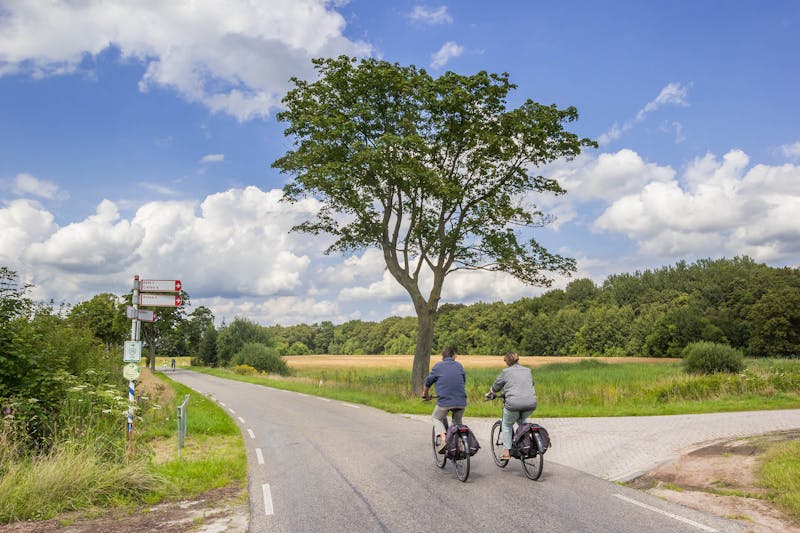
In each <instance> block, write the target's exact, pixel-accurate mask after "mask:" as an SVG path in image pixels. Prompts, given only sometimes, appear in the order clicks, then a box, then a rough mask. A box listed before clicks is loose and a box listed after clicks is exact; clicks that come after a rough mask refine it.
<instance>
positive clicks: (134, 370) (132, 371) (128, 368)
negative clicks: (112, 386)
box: [122, 363, 142, 381]
mask: <svg viewBox="0 0 800 533" xmlns="http://www.w3.org/2000/svg"><path fill="white" fill-rule="evenodd" d="M141 375H142V369H141V368H139V365H137V364H136V363H128V364H127V365H125V366H123V367H122V377H124V378H125V379H127V380H128V381H133V380H135V379H139V376H141Z"/></svg>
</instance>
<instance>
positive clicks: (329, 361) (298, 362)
mask: <svg viewBox="0 0 800 533" xmlns="http://www.w3.org/2000/svg"><path fill="white" fill-rule="evenodd" d="M284 359H285V360H286V362H287V364H288V365H289V367H290V368H296V369H298V370H299V369H303V368H331V369H334V368H387V369H392V368H405V369H408V370H411V364H412V362H413V360H414V356H413V355H286V356H284ZM587 359H597V360H599V361H602V362H603V363H612V364H613V363H651V364H658V363H671V362H674V361H678V360H679V359H667V358H656V357H597V358H590V357H566V356H565V357H538V356H537V357H520V360H519V362H520V363H521V364H523V365H525V366H529V367H537V366H542V365H549V364H552V363H577V362H579V361H585V360H587ZM440 360H441V356H439V355H433V356H431V365H434V364H435V363H436V362H437V361H440ZM456 361H459V362H460V363H461V364H462V365H464V368H503V367H504V366H505V363H504V362H503V356H501V355H457V356H456Z"/></svg>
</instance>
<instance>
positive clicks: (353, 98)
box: [273, 56, 596, 392]
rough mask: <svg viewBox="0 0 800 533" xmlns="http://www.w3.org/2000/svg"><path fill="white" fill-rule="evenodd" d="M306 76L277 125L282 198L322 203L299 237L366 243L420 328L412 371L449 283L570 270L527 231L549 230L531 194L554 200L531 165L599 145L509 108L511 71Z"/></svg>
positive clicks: (544, 114)
mask: <svg viewBox="0 0 800 533" xmlns="http://www.w3.org/2000/svg"><path fill="white" fill-rule="evenodd" d="M314 65H315V67H316V69H317V71H318V73H319V78H318V79H317V80H316V81H312V82H309V81H304V80H300V79H297V78H293V79H292V82H293V84H294V88H293V89H292V90H291V91H289V93H288V94H287V95H286V97H285V98H284V99H283V103H284V105H285V106H286V109H285V111H283V112H281V113H279V114H278V118H279V119H280V120H282V121H285V122H287V123H288V127H287V129H286V130H285V133H286V135H288V136H290V137H292V138H293V139H294V140H295V143H296V144H295V147H294V149H292V150H289V151H288V152H287V153H286V154H285V155H284V156H283V157H281V158H280V159H278V160H276V161H275V162H274V163H273V167H275V168H278V169H280V170H281V171H283V172H285V173H288V174H290V175H292V176H293V177H294V181H292V182H291V183H289V184H288V185H287V186H286V187H285V189H284V193H285V198H286V199H288V200H290V201H298V200H300V199H302V198H305V197H313V198H316V199H317V200H319V201H320V202H321V204H322V208H321V210H320V211H319V213H318V215H317V217H316V219H315V220H308V221H306V222H304V223H302V224H300V225H299V226H297V228H295V229H297V230H301V231H306V232H310V233H314V234H318V233H328V234H331V235H333V236H334V237H335V241H334V243H333V244H332V245H331V247H330V248H329V250H328V251H329V252H331V251H345V250H354V249H363V248H367V247H376V248H379V249H381V250H382V252H383V256H384V260H385V262H386V266H387V268H388V270H389V272H390V273H391V274H392V276H393V277H394V278H395V279H396V280H397V281H398V283H400V285H402V286H403V287H404V288H405V289H406V291H407V292H408V293H409V295H410V297H411V300H412V302H413V304H414V308H415V311H416V313H417V318H418V322H419V327H418V332H417V341H416V349H415V361H414V368H413V371H412V388H413V390H414V391H415V392H418V391H419V390H421V388H422V379H423V378H424V375H425V374H426V373H427V372H428V368H429V362H430V353H431V347H432V342H433V318H434V315H435V313H436V310H437V308H438V305H439V300H440V298H441V294H442V287H443V284H444V280H445V278H446V276H447V275H448V274H450V273H452V272H453V271H455V270H459V269H470V270H474V269H482V270H489V271H502V272H507V273H509V274H511V275H513V276H515V277H517V278H519V279H520V280H522V281H524V282H526V283H531V284H543V285H547V284H548V283H549V278H548V273H550V272H553V271H555V272H559V273H562V274H568V273H569V272H571V271H573V270H574V268H575V263H574V261H573V260H572V259H570V258H566V257H561V256H559V255H556V254H552V253H550V252H549V251H548V250H547V249H545V248H544V247H543V246H542V245H540V244H539V243H538V242H537V241H536V240H535V239H532V238H530V232H529V231H526V230H528V229H530V228H535V227H538V226H542V225H545V224H547V223H548V222H550V217H549V216H548V215H547V214H546V213H544V212H542V211H541V210H540V209H539V208H538V207H537V205H536V203H535V196H534V195H535V194H555V195H558V194H563V193H564V192H565V191H564V190H563V189H562V188H561V187H560V185H559V184H558V182H557V181H556V180H554V179H550V178H546V177H543V176H541V175H538V173H537V172H536V167H538V166H540V165H543V164H545V163H548V162H551V161H554V160H556V159H560V158H572V157H574V156H576V155H577V154H579V153H580V151H581V148H583V147H587V146H596V143H594V142H593V141H591V140H589V139H581V138H579V137H578V136H577V135H575V134H573V133H570V132H568V131H566V130H565V129H564V125H565V124H567V123H570V122H573V121H574V120H576V119H577V118H578V112H577V110H576V109H575V108H574V107H567V108H565V109H559V108H557V107H556V106H555V105H549V106H545V105H541V104H538V103H536V102H534V101H532V100H526V101H524V102H523V103H522V105H520V106H519V107H517V108H513V109H509V108H508V105H507V97H508V95H509V93H510V92H511V91H512V90H514V89H516V86H515V85H514V84H512V83H511V82H510V81H509V76H508V74H505V73H503V74H490V73H487V72H479V73H477V74H474V75H472V76H463V75H459V74H456V73H453V72H447V73H445V74H443V75H442V76H440V77H438V78H434V77H432V76H430V75H429V74H428V73H427V72H426V71H425V70H424V69H418V68H417V67H415V66H413V65H412V66H401V65H398V64H392V63H388V62H386V61H380V60H376V59H363V60H360V61H359V60H356V59H354V58H348V57H345V56H341V57H339V58H335V59H317V60H314Z"/></svg>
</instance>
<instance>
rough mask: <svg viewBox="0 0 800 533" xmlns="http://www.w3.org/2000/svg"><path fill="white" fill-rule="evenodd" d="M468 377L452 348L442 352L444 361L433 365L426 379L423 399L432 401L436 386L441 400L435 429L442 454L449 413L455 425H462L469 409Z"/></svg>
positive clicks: (436, 412)
mask: <svg viewBox="0 0 800 533" xmlns="http://www.w3.org/2000/svg"><path fill="white" fill-rule="evenodd" d="M466 382H467V375H466V374H465V373H464V367H463V366H461V363H459V362H458V361H456V351H455V350H454V349H453V348H451V347H450V346H447V347H445V349H444V350H443V351H442V360H441V361H439V362H438V363H436V364H435V365H433V369H431V372H430V374H428V377H426V378H425V389H424V390H423V391H422V397H423V398H424V399H426V400H429V399H430V388H431V386H433V385H434V384H435V385H436V395H437V396H438V397H439V400H438V401H437V402H436V408H435V409H434V410H433V414H432V415H431V418H433V427H434V428H435V431H436V434H437V435H438V436H439V440H438V446H437V451H439V452H441V451H442V450H444V446H445V428H444V424H445V420H446V419H447V413H448V412H450V411H452V413H453V423H454V424H461V423H462V421H463V417H464V410H465V409H466V408H467V391H466V388H465V384H466Z"/></svg>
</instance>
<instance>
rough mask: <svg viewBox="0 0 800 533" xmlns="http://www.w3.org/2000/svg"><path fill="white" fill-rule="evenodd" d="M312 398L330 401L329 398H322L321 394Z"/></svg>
mask: <svg viewBox="0 0 800 533" xmlns="http://www.w3.org/2000/svg"><path fill="white" fill-rule="evenodd" d="M314 398H316V399H317V400H322V401H323V402H329V401H331V399H330V398H323V397H322V396H314Z"/></svg>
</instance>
